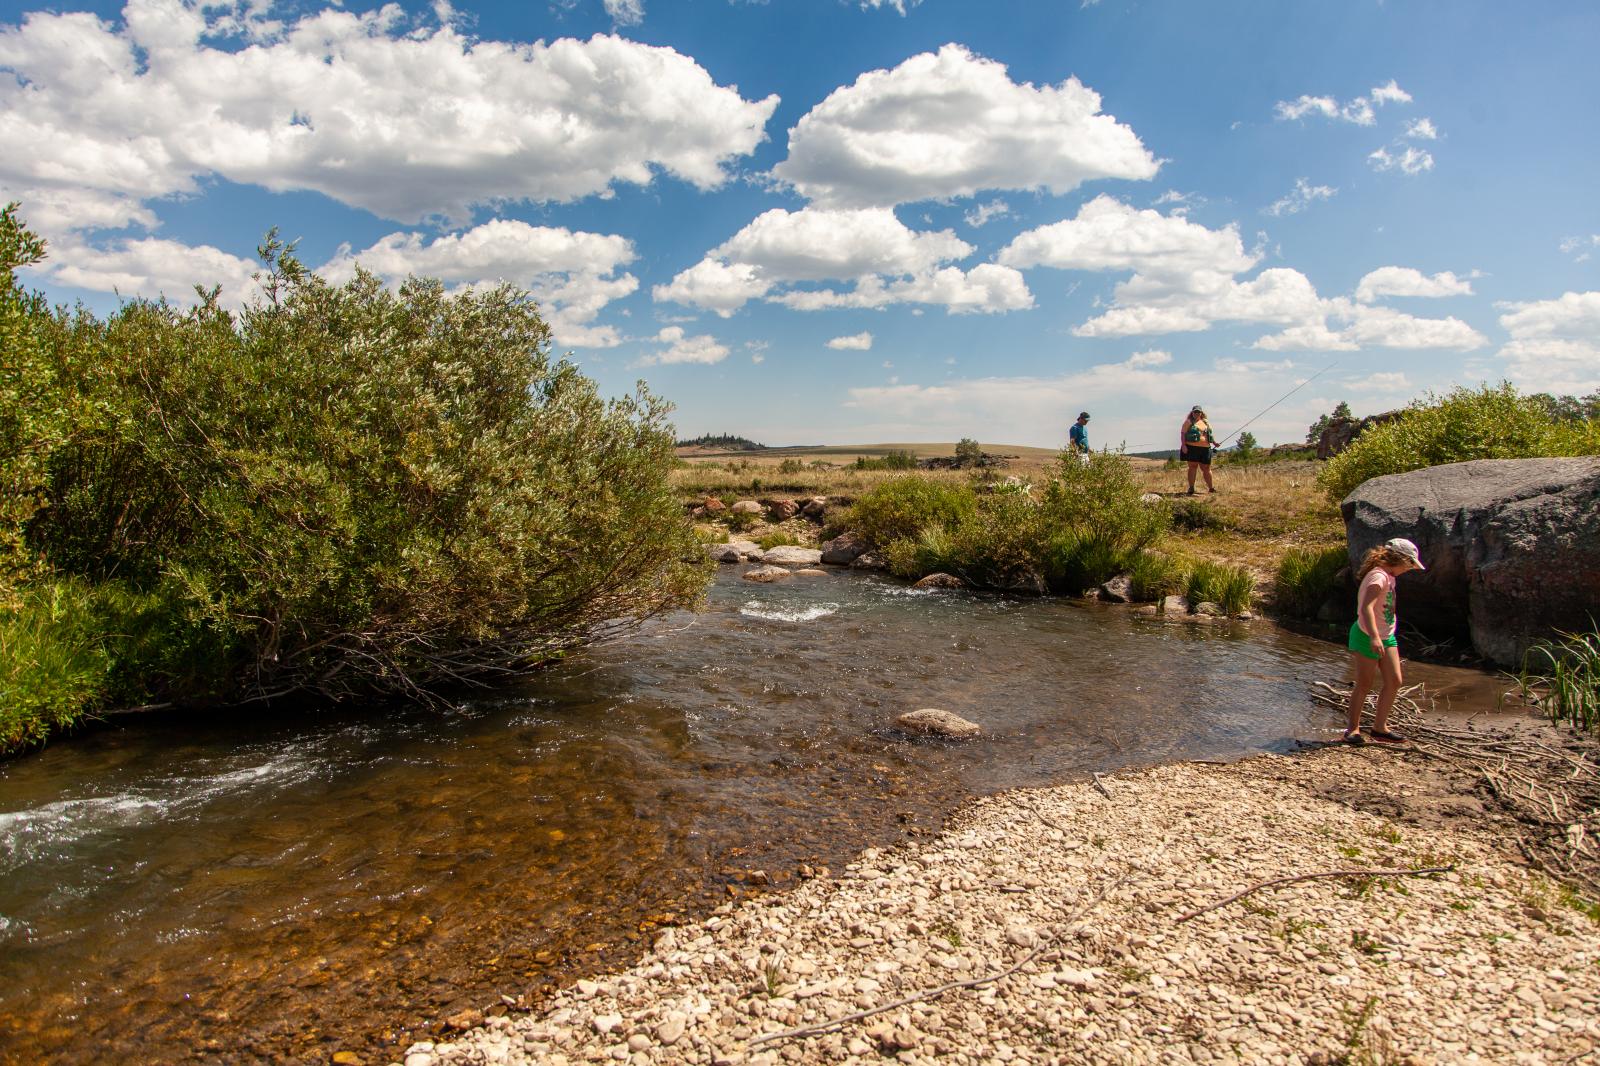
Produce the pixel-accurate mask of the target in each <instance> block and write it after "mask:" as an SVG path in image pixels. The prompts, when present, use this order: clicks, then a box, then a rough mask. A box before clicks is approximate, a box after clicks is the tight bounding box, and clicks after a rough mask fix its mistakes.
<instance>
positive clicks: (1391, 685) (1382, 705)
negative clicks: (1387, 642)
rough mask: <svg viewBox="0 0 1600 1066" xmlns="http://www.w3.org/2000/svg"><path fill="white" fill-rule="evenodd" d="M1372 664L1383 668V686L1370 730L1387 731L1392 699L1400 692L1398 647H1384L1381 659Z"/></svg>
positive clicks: (1400, 678) (1392, 704)
mask: <svg viewBox="0 0 1600 1066" xmlns="http://www.w3.org/2000/svg"><path fill="white" fill-rule="evenodd" d="M1368 661H1369V662H1370V660H1368ZM1374 665H1376V666H1380V667H1382V669H1383V687H1382V688H1380V689H1379V690H1378V708H1377V710H1376V711H1375V712H1374V713H1373V716H1372V730H1373V732H1375V733H1387V732H1388V731H1389V712H1390V711H1392V710H1393V709H1394V699H1395V697H1396V696H1398V695H1399V694H1400V684H1401V681H1402V680H1403V678H1402V675H1401V672H1400V649H1399V648H1384V649H1383V658H1382V660H1380V661H1379V662H1378V663H1375V664H1374Z"/></svg>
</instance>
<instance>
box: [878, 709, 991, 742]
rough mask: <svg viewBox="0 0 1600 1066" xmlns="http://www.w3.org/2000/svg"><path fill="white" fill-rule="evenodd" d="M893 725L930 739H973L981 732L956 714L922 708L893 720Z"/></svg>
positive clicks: (975, 724) (973, 723) (980, 729)
mask: <svg viewBox="0 0 1600 1066" xmlns="http://www.w3.org/2000/svg"><path fill="white" fill-rule="evenodd" d="M894 724H895V725H897V726H899V727H900V728H901V729H904V730H905V731H906V732H908V733H921V734H923V735H924V736H930V737H957V738H964V737H975V736H977V735H978V734H979V733H981V732H983V729H982V727H980V726H979V725H978V723H976V722H969V721H967V720H966V719H965V718H962V717H961V716H960V715H958V714H951V713H950V712H949V711H941V710H939V709H937V708H935V707H924V708H922V709H921V710H917V711H907V712H906V713H905V714H902V715H901V716H900V717H899V718H896V719H895V720H894Z"/></svg>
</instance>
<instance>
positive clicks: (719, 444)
mask: <svg viewBox="0 0 1600 1066" xmlns="http://www.w3.org/2000/svg"><path fill="white" fill-rule="evenodd" d="M678 447H680V448H711V449H715V450H717V451H721V452H759V451H765V450H766V447H767V446H766V445H765V444H757V443H756V442H755V441H753V440H751V439H750V438H748V437H735V436H733V435H732V434H731V433H718V434H712V433H706V434H703V435H701V436H698V437H695V438H694V439H693V440H680V441H679V442H678Z"/></svg>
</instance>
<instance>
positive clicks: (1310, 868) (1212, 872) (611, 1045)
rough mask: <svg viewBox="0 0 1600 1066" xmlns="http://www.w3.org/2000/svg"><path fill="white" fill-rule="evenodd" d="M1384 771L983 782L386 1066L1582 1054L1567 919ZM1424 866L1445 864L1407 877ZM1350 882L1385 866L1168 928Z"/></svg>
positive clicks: (1295, 764)
mask: <svg viewBox="0 0 1600 1066" xmlns="http://www.w3.org/2000/svg"><path fill="white" fill-rule="evenodd" d="M1402 759H1403V757H1402V756H1400V755H1398V754H1396V753H1389V752H1373V751H1368V750H1354V749H1344V748H1336V749H1329V750H1325V751H1321V752H1317V753H1314V754H1311V755H1304V756H1300V757H1294V758H1282V757H1273V756H1269V757H1262V758H1256V759H1252V760H1249V761H1247V762H1244V763H1238V764H1234V765H1230V766H1215V765H1202V764H1178V765H1170V766H1162V767H1157V768H1153V769H1150V770H1145V771H1139V772H1135V773H1128V774H1123V775H1118V776H1114V777H1113V776H1104V775H1102V776H1101V777H1100V778H1099V779H1098V781H1097V782H1091V783H1084V784H1073V785H1066V786H1062V787H1057V788H1050V789H1040V790H1024V791H1016V792H1009V793H1004V794H1001V795H996V796H992V797H989V798H986V799H983V800H980V801H977V802H975V803H973V804H972V805H970V806H968V807H967V808H965V809H964V810H962V811H961V812H959V813H958V814H956V815H955V816H953V817H952V819H951V820H950V823H949V825H948V827H947V828H946V829H945V831H944V832H943V833H941V834H940V835H939V836H937V837H934V838H931V839H927V840H924V841H920V842H914V843H907V844H905V845H902V846H898V847H895V848H892V849H887V850H881V851H879V850H868V851H865V852H863V853H862V854H861V855H860V857H859V859H858V861H856V862H854V863H852V864H851V865H850V866H849V867H847V868H846V869H845V870H844V871H842V872H841V873H840V874H839V875H838V876H837V877H819V878H817V879H815V880H812V881H809V882H806V883H804V884H803V885H801V886H800V887H798V888H796V889H794V890H792V891H787V892H783V893H773V894H770V895H766V896H762V897H758V898H755V899H750V900H746V901H744V902H742V903H740V904H738V905H737V906H735V905H732V904H730V905H727V906H725V907H724V908H722V912H721V913H718V914H715V915H713V916H712V917H711V918H709V919H707V920H706V921H704V922H701V923H698V924H696V925H692V926H681V927H678V928H674V929H669V930H667V931H666V932H665V933H663V934H662V935H661V936H660V937H659V938H658V939H657V940H656V942H655V944H654V947H653V949H652V950H651V951H650V952H649V953H648V954H647V955H646V956H645V957H644V958H643V959H642V960H641V961H640V962H639V963H638V964H637V965H636V966H634V967H633V968H632V969H630V970H628V971H626V972H624V973H619V974H614V975H609V976H605V977H601V978H597V979H595V980H582V981H578V982H576V983H575V984H574V985H573V986H571V987H569V988H567V989H565V990H563V991H562V992H560V993H558V994H557V995H555V996H554V997H552V998H551V999H549V1000H548V1001H546V1002H545V1003H543V1004H541V1005H540V1007H539V1008H538V1010H537V1011H535V1012H532V1013H527V1014H521V1015H518V1014H507V1015H503V1016H500V1017H490V1018H488V1019H487V1020H486V1022H485V1023H484V1024H482V1025H479V1026H477V1027H475V1028H472V1029H470V1030H468V1031H466V1032H463V1033H461V1034H460V1035H459V1036H458V1037H457V1038H455V1039H453V1040H452V1041H450V1042H439V1043H427V1042H424V1043H419V1044H415V1045H413V1046H412V1047H411V1048H410V1050H409V1051H408V1052H407V1053H406V1054H405V1055H404V1057H403V1066H454V1064H472V1066H487V1064H514V1063H540V1064H546V1066H570V1064H573V1063H588V1062H617V1063H628V1064H631V1066H645V1064H648V1063H672V1062H685V1063H711V1064H733V1063H749V1064H752V1066H754V1064H763V1063H770V1064H773V1066H777V1064H779V1063H785V1062H795V1063H851V1062H861V1063H879V1062H881V1061H883V1059H884V1057H885V1056H893V1057H894V1058H895V1059H896V1061H898V1062H901V1063H934V1062H939V1063H952V1064H966V1063H985V1064H987V1063H1119V1064H1121V1063H1156V1062H1161V1063H1169V1062H1178V1063H1185V1062H1196V1063H1234V1062H1238V1063H1284V1064H1293V1063H1307V1064H1317V1063H1321V1064H1330V1066H1331V1064H1334V1063H1396V1064H1399V1063H1413V1064H1424V1063H1457V1062H1463V1063H1467V1062H1488V1063H1555V1062H1568V1061H1577V1060H1579V1059H1587V1060H1588V1061H1595V1060H1594V1058H1593V1056H1594V1054H1595V1049H1596V1048H1597V1046H1600V925H1597V924H1596V915H1595V914H1594V913H1593V912H1592V911H1591V912H1589V913H1585V911H1584V909H1583V907H1584V903H1583V901H1582V900H1579V899H1578V898H1576V897H1574V896H1573V895H1572V894H1571V893H1570V892H1567V891H1566V890H1565V889H1563V888H1562V887H1561V886H1559V885H1557V884H1555V883H1553V882H1551V881H1550V880H1549V879H1547V878H1545V877H1543V876H1542V875H1540V874H1538V873H1537V872H1535V871H1533V870H1530V869H1529V868H1528V867H1527V866H1525V865H1524V864H1523V863H1521V862H1520V861H1519V860H1518V859H1517V857H1516V856H1515V855H1514V853H1513V851H1512V849H1511V848H1508V846H1507V841H1506V834H1505V833H1504V832H1496V831H1495V830H1494V829H1493V828H1492V827H1490V826H1488V825H1486V824H1485V823H1484V821H1483V820H1481V819H1474V818H1471V817H1456V818H1453V819H1443V820H1441V819H1418V818H1416V817H1407V813H1406V810H1405V806H1406V802H1405V797H1406V796H1409V795H1411V790H1410V785H1409V783H1408V782H1406V781H1405V780H1404V779H1403V778H1401V777H1396V776H1393V774H1394V773H1395V768H1397V767H1400V766H1402V765H1403V763H1402ZM1102 786H1103V787H1102ZM1342 792H1348V793H1349V794H1350V795H1360V796H1366V797H1367V798H1368V799H1371V798H1372V797H1373V796H1374V795H1376V796H1377V798H1378V799H1379V800H1381V801H1382V803H1380V804H1378V806H1379V809H1385V810H1387V809H1388V808H1386V807H1385V806H1384V805H1385V804H1387V803H1388V801H1389V800H1390V799H1391V798H1392V799H1393V801H1394V804H1395V806H1394V808H1393V811H1394V813H1393V815H1392V816H1391V815H1390V814H1387V813H1383V814H1380V813H1373V811H1372V810H1370V809H1369V810H1363V809H1361V808H1362V806H1363V804H1361V803H1352V802H1349V801H1348V797H1346V798H1345V799H1341V793H1342ZM1391 794H1392V795H1391ZM1365 806H1367V807H1369V808H1370V807H1372V806H1373V804H1371V803H1368V804H1365ZM1429 867H1449V868H1450V869H1449V872H1446V873H1441V874H1415V873H1411V872H1410V871H1415V870H1418V869H1422V868H1429ZM1363 870H1372V871H1376V870H1386V871H1406V872H1403V873H1398V874H1394V875H1390V876H1378V877H1363V876H1345V875H1340V876H1334V877H1325V878H1319V879H1315V880H1302V881H1296V882H1293V883H1288V884H1281V885H1276V886H1269V887H1265V888H1261V889H1259V890H1256V891H1253V892H1249V893H1247V894H1245V895H1243V896H1242V897H1241V898H1239V899H1237V900H1234V901H1233V902H1231V903H1227V904H1226V905H1224V906H1220V907H1217V908H1215V909H1210V910H1203V911H1202V913H1199V914H1197V915H1195V916H1194V917H1192V918H1188V919H1187V920H1183V919H1185V917H1186V916H1187V915H1189V914H1190V912H1193V911H1196V910H1201V909H1202V908H1206V907H1209V906H1210V905H1212V904H1217V903H1221V902H1222V901H1224V900H1227V899H1228V898H1229V897H1230V896H1233V895H1234V894H1235V893H1239V892H1241V891H1242V890H1246V889H1250V888H1251V887H1252V886H1255V885H1257V884H1259V883H1261V882H1266V881H1269V880H1273V879H1278V878H1294V877H1302V876H1304V875H1309V874H1326V873H1333V872H1337V871H1363ZM951 986H954V987H951ZM941 988H943V989H944V991H942V992H933V990H938V989H941ZM930 993H933V994H930ZM902 1001H904V1002H902ZM896 1003H899V1005H898V1006H890V1005H892V1004H896ZM883 1007H890V1009H888V1010H880V1008H883ZM865 1012H874V1013H869V1014H866V1015H865V1016H864V1017H859V1018H854V1019H852V1020H848V1021H838V1020H839V1019H842V1018H845V1017H846V1016H849V1015H854V1014H859V1013H865ZM795 1030H806V1031H804V1032H795ZM781 1034H789V1035H781Z"/></svg>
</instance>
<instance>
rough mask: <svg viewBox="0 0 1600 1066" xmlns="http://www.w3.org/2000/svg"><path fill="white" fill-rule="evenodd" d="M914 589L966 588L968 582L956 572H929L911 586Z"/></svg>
mask: <svg viewBox="0 0 1600 1066" xmlns="http://www.w3.org/2000/svg"><path fill="white" fill-rule="evenodd" d="M911 587H912V588H914V589H964V588H966V587H967V583H966V582H965V581H962V580H961V579H960V578H959V577H956V576H955V575H954V574H944V573H939V574H929V575H928V576H927V577H925V578H923V579H922V580H921V581H918V582H917V583H916V584H915V585H912V586H911Z"/></svg>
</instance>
